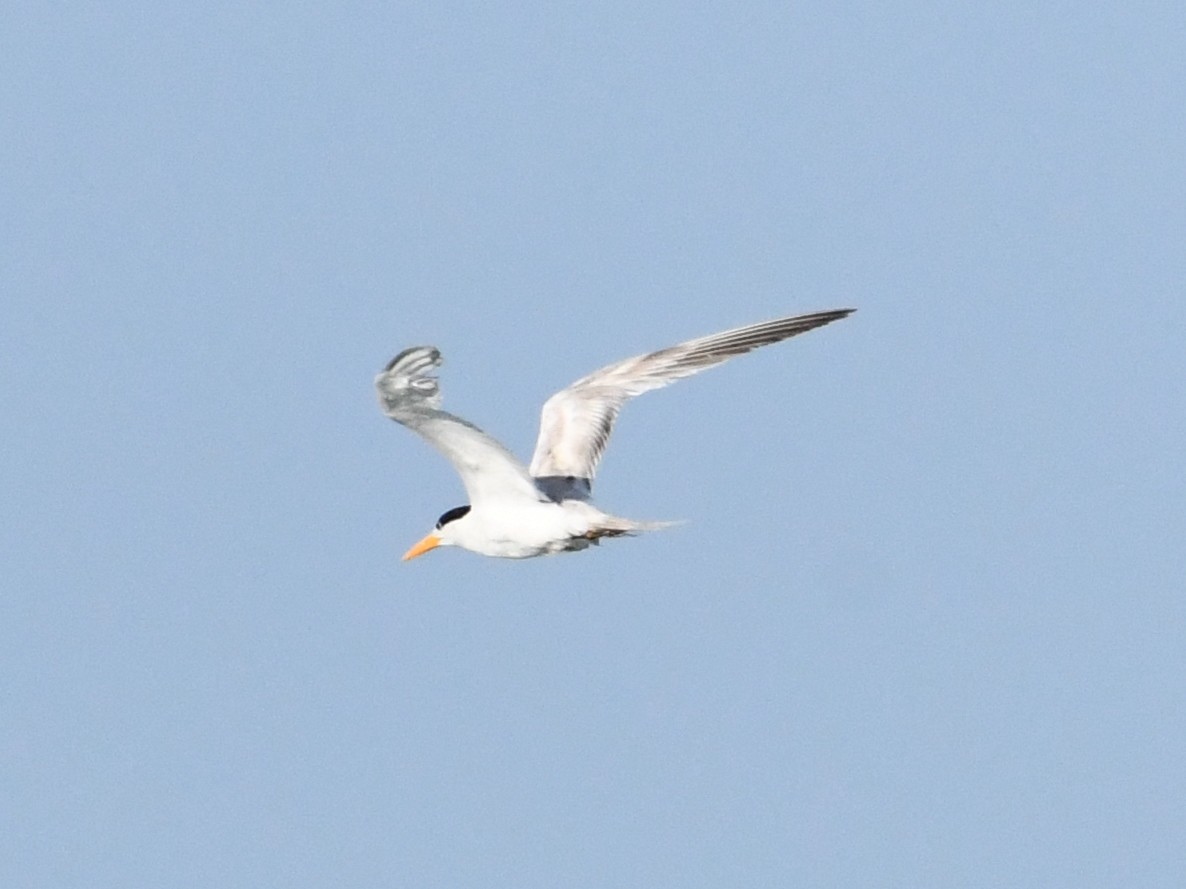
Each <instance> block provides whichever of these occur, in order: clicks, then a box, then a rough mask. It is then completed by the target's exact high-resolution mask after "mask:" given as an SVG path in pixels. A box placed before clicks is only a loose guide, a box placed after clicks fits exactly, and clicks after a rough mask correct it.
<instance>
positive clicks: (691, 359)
mask: <svg viewBox="0 0 1186 889" xmlns="http://www.w3.org/2000/svg"><path fill="white" fill-rule="evenodd" d="M853 311H854V310H853V309H836V310H833V311H829V312H816V313H814V314H811V315H798V316H796V317H794V318H779V319H778V320H776V321H765V322H763V323H761V324H751V325H749V326H748V327H738V328H736V329H734V330H726V331H725V332H724V333H715V334H712V335H711V336H706V337H701V338H700V339H695V340H688V342H686V343H680V344H679V345H678V346H671V347H670V348H667V349H660V350H659V351H658V352H651V353H650V354H649V355H640V356H638V357H637V358H628V359H627V360H625V361H620V362H618V363H617V364H611V365H610V366H609V367H603V368H602V369H601V370H599V371H596V372H595V373H591V374H589V376H587V377H583V378H582V379H579V380H577V381H576V382H575V383H573V384H572V385H571V386H569V387H568V388H567V389H562V390H561V391H559V392H557V393H556V394H555V395H553V396H552V397H551V398H549V399H548V400H547V401H546V402H545V403H544V407H543V412H542V415H541V417H540V429H539V439H538V440H537V441H536V445H535V454H534V455H533V456H532V458H531V470H530V471H531V474H532V475H533V476H535V477H536V478H537V479H538V480H540V484H541V487H544V488H545V490H547V489H548V488H549V487H556V488H557V489H565V490H568V491H570V493H571V496H573V497H578V498H581V495H582V492H583V497H588V496H589V490H590V487H591V484H592V481H593V476H594V473H595V472H596V471H597V464H598V462H600V460H601V455H602V454H603V453H604V452H605V446H606V444H607V443H608V442H609V437H610V433H611V432H613V428H614V421H615V420H616V419H617V417H618V412H619V411H620V410H621V409H622V405H624V404H625V403H626V402H627V401H629V400H630V399H631V398H633V397H635V396H636V395H641V394H642V393H643V392H649V391H650V390H652V389H660V388H662V387H664V386H666V385H668V384H670V383H673V382H675V381H676V380H679V379H682V378H684V377H688V376H691V375H692V374H695V373H699V372H700V371H702V370H705V369H706V368H709V367H713V366H715V365H717V364H720V363H722V362H724V361H727V360H729V359H730V358H732V357H733V356H735V355H742V354H744V353H746V352H749V351H751V350H753V349H756V348H758V347H759V346H767V345H769V344H771V343H777V342H779V341H780V340H785V339H787V338H788V337H792V336H795V335H796V334H799V333H804V332H805V331H808V330H812V329H813V328H816V327H822V326H823V325H825V324H829V323H831V322H832V321H837V320H839V319H840V318H844V317H846V316H847V315H850V314H852V312H853ZM581 499H583V498H581Z"/></svg>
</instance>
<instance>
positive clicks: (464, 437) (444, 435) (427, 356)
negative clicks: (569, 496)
mask: <svg viewBox="0 0 1186 889" xmlns="http://www.w3.org/2000/svg"><path fill="white" fill-rule="evenodd" d="M440 366H441V353H440V350H438V349H436V348H434V347H432V346H414V347H412V348H411V349H405V350H404V351H402V352H400V353H399V354H398V355H396V356H395V357H394V358H393V359H391V362H390V363H389V364H388V365H387V367H386V369H385V370H384V371H383V373H381V374H379V376H377V377H375V388H376V389H377V390H378V391H379V404H380V405H381V406H382V408H383V413H385V414H387V416H389V417H390V418H391V419H393V420H395V421H396V422H397V423H402V424H403V425H404V426H407V427H408V428H409V429H411V430H412V431H413V432H415V433H417V434H419V435H420V436H422V437H423V438H424V439H425V440H426V441H427V442H428V443H429V444H430V445H432V446H433V447H434V448H436V449H437V450H438V451H440V452H441V453H442V454H444V455H445V456H446V457H447V458H448V459H449V462H450V463H452V464H453V468H454V469H456V470H457V474H458V475H460V476H461V482H462V484H464V485H465V490H466V492H467V493H468V494H469V500H470V503H471V504H472V505H474V506H477V505H478V504H479V503H481V502H483V501H487V502H488V501H492V500H506V499H516V498H518V499H522V498H530V499H531V500H540V499H541V494H540V492H539V490H538V489H537V488H536V486H535V482H534V481H533V480H532V478H531V476H530V475H528V474H527V470H526V469H525V468H524V466H523V464H522V463H520V462H519V461H518V460H516V459H515V456H514V455H513V454H512V453H511V452H510V451H508V450H507V449H506V448H505V447H503V446H502V445H501V444H499V443H498V442H497V441H495V440H494V439H493V438H491V437H490V436H489V435H487V434H486V433H485V432H483V431H482V430H481V429H479V428H478V427H477V426H475V425H474V424H473V423H470V422H468V421H466V420H463V419H461V417H457V416H454V415H453V414H450V413H448V412H447V411H443V410H441V409H440V406H441V390H440V382H439V380H438V379H437V378H436V376H434V375H433V373H432V372H433V371H435V370H436V369H437V368H438V367H440Z"/></svg>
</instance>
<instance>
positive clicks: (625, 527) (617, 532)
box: [585, 516, 684, 540]
mask: <svg viewBox="0 0 1186 889" xmlns="http://www.w3.org/2000/svg"><path fill="white" fill-rule="evenodd" d="M682 524H684V522H683V521H682V520H679V521H674V522H640V521H637V520H635V519H624V518H621V517H620V516H606V517H605V518H604V519H602V520H601V521H599V522H598V523H597V527H595V528H591V529H590V530H589V532H588V534H586V535H585V536H586V537H588V538H589V539H590V540H600V539H601V538H602V537H633V536H635V535H636V534H642V533H644V532H646V531H662V530H663V529H664V528H673V527H675V526H676V525H682Z"/></svg>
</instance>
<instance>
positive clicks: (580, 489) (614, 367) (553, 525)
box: [375, 309, 855, 561]
mask: <svg viewBox="0 0 1186 889" xmlns="http://www.w3.org/2000/svg"><path fill="white" fill-rule="evenodd" d="M853 311H855V310H854V309H834V310H831V311H827V312H815V313H813V314H810V315H797V316H795V317H793V318H779V319H777V320H774V321H765V322H762V323H760V324H751V325H749V326H747V327H738V328H735V329H733V330H726V331H724V332H723V333H714V334H712V335H711V336H705V337H700V338H699V339H694V340H688V341H687V342H685V343H680V344H679V345H676V346H671V347H670V348H667V349H660V350H659V351H658V352H651V353H649V354H647V355H639V356H638V357H635V358H628V359H626V360H625V361H619V362H618V363H616V364H611V365H609V366H608V367H603V368H602V369H601V370H599V371H595V372H594V373H591V374H589V375H588V376H587V377H582V378H581V379H579V380H577V381H576V382H575V383H573V384H572V385H571V386H569V387H568V388H567V389H561V390H560V391H559V392H557V393H556V394H555V395H553V396H552V397H551V398H549V399H548V400H547V401H546V402H544V407H543V411H542V413H541V416H540V428H539V438H538V439H537V441H536V445H535V454H534V456H532V458H531V466H530V467H525V466H524V465H523V464H522V463H520V462H519V461H518V460H517V459H516V458H515V456H514V455H513V454H512V453H511V452H510V451H509V450H507V449H506V448H505V447H504V446H503V445H501V444H500V443H499V442H497V441H495V440H494V439H493V438H491V437H490V436H489V435H487V434H486V433H485V432H483V431H482V430H481V429H479V428H478V427H477V426H475V425H474V424H472V423H470V422H469V421H468V420H463V419H462V418H461V417H458V416H455V415H453V414H450V413H448V412H446V411H443V410H441V389H440V383H439V380H438V379H437V377H436V376H435V375H434V371H435V370H436V369H437V368H438V367H440V366H441V353H440V350H439V349H436V348H435V347H433V346H413V347H412V348H410V349H405V350H404V351H402V352H400V353H399V354H398V355H396V356H395V357H394V358H393V359H391V362H390V363H389V364H388V365H387V367H386V368H385V369H384V370H383V373H381V374H379V375H378V376H377V377H376V378H375V388H376V389H378V391H379V404H380V405H381V406H382V408H383V412H384V413H385V414H387V416H388V417H390V418H391V419H393V420H395V421H396V422H397V423H402V424H403V425H404V426H407V427H408V428H409V429H411V430H412V431H413V432H415V433H417V434H419V435H420V436H421V437H423V438H424V439H425V440H426V441H427V442H428V443H429V444H430V445H432V446H433V447H435V448H436V449H437V450H438V451H440V452H441V453H443V454H444V455H445V457H447V458H448V459H449V461H450V462H451V463H452V464H453V467H454V468H455V469H456V470H457V473H458V475H460V476H461V481H462V484H464V485H465V490H466V493H467V494H468V495H469V503H468V504H467V505H465V506H457V507H454V508H453V509H450V510H449V511H448V512H446V513H445V514H444V515H442V516H441V517H440V519H439V520H438V521H437V523H436V527H435V528H434V529H433V530H432V531H430V532H429V533H428V534H427V535H425V537H424V538H423V539H422V540H420V541H419V542H418V543H417V544H416V545H415V546H413V547H412V548H411V549H409V550H408V551H407V553H405V554H404V561H407V560H408V559H414V558H415V557H416V556H419V555H422V554H423V553H426V552H428V551H429V550H431V549H435V548H436V547H438V546H460V547H461V548H462V549H468V550H471V551H472V552H476V553H480V554H482V555H484V556H495V557H499V558H504V559H527V558H531V557H533V556H543V555H549V554H551V553H560V552H572V551H576V550H582V549H585V548H587V547H588V546H590V545H592V544H595V543H599V542H600V541H601V539H602V538H603V537H622V536H627V535H634V534H639V533H641V532H643V531H653V530H657V529H659V528H664V527H667V526H669V525H671V524H673V523H671V522H640V521H635V520H633V519H625V518H621V517H619V516H614V515H610V514H609V513H605V512H602V511H601V510H600V509H598V508H597V507H596V506H594V505H593V503H592V492H593V476H594V474H595V473H596V471H597V464H598V463H599V462H600V460H601V456H602V454H603V453H604V452H605V446H606V444H607V443H608V442H609V437H610V433H611V432H612V431H613V428H614V421H615V420H616V419H617V417H618V412H619V411H620V410H621V409H622V406H623V405H624V404H625V403H626V402H627V401H629V400H630V399H631V398H634V397H635V396H636V395H641V394H642V393H643V392H649V391H651V390H652V389H661V388H662V387H664V386H667V385H669V384H670V383H673V382H675V381H676V380H679V379H683V378H684V377H689V376H691V375H692V374H695V373H699V372H700V371H702V370H705V369H706V368H709V367H713V366H715V365H718V364H721V363H722V362H724V361H728V360H729V359H730V358H732V357H734V356H735V355H742V354H744V353H746V352H749V351H751V350H753V349H756V348H758V347H759V346H767V345H770V344H771V343H777V342H780V341H781V340H785V339H787V338H788V337H792V336H795V335H796V334H800V333H804V332H806V331H808V330H812V329H814V328H816V327H822V326H823V325H825V324H830V323H831V322H833V321H838V320H839V319H841V318H844V317H846V316H848V315H850V314H852V312H853Z"/></svg>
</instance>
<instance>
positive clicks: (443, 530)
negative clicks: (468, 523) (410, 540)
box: [403, 506, 469, 562]
mask: <svg viewBox="0 0 1186 889" xmlns="http://www.w3.org/2000/svg"><path fill="white" fill-rule="evenodd" d="M467 515H469V507H468V506H454V507H453V508H452V509H450V510H449V511H448V512H446V513H445V514H444V515H442V516H441V517H440V518H439V519H438V520H437V524H436V527H435V528H433V529H432V530H431V531H429V532H428V534H426V535H425V536H424V537H423V538H422V539H421V540H420V542H419V543H417V544H416V545H415V546H413V547H412V548H411V549H410V550H408V551H407V552H406V553H404V559H403V560H404V561H405V562H406V561H408V559H414V558H416V556H422V555H424V554H425V553H426V552H428V551H429V550H430V549H436V548H437V547H438V546H457V545H458V544H459V540H458V535H457V531H458V530H459V527H460V526H459V524H458V523H459V522H460V520H461V519H464V518H465V517H466V516H467Z"/></svg>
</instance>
